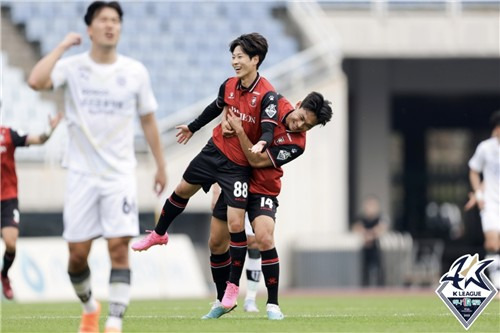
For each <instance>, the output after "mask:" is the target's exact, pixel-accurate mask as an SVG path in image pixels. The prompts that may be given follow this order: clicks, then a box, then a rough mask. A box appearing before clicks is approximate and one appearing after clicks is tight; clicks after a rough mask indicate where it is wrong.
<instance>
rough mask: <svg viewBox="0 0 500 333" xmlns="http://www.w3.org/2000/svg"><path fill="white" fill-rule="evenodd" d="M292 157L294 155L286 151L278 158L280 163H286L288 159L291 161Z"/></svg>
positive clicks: (281, 151)
mask: <svg viewBox="0 0 500 333" xmlns="http://www.w3.org/2000/svg"><path fill="white" fill-rule="evenodd" d="M291 156H292V154H290V152H289V151H286V150H280V152H279V153H278V157H277V159H278V160H280V161H286V160H287V159H289V158H290V157H291Z"/></svg>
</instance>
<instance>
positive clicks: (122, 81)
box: [116, 76, 127, 87]
mask: <svg viewBox="0 0 500 333" xmlns="http://www.w3.org/2000/svg"><path fill="white" fill-rule="evenodd" d="M116 84H117V85H118V86H120V87H124V86H125V85H126V84H127V79H126V78H125V77H124V76H118V77H117V78H116Z"/></svg>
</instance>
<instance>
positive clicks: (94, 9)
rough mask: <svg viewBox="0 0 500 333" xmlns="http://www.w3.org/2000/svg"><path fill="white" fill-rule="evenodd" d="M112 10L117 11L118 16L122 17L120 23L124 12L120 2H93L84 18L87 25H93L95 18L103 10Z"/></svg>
mask: <svg viewBox="0 0 500 333" xmlns="http://www.w3.org/2000/svg"><path fill="white" fill-rule="evenodd" d="M106 7H107V8H111V9H114V10H116V12H117V13H118V16H120V21H121V20H122V16H123V10H122V7H121V6H120V4H119V3H118V1H109V2H106V1H94V2H92V3H91V4H90V5H89V6H88V8H87V13H86V14H85V16H84V17H83V20H84V21H85V24H86V25H87V26H89V25H90V24H91V23H92V20H93V19H94V17H95V16H96V15H97V14H98V13H99V12H100V11H101V10H102V9H103V8H106Z"/></svg>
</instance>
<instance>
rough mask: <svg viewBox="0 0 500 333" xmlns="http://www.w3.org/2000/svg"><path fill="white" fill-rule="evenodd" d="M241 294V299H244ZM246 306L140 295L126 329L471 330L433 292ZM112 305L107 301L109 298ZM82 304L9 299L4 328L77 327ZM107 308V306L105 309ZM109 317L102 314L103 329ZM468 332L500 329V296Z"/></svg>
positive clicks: (302, 298)
mask: <svg viewBox="0 0 500 333" xmlns="http://www.w3.org/2000/svg"><path fill="white" fill-rule="evenodd" d="M242 301H243V300H242V299H240V300H239V303H240V304H242V303H243V302H242ZM264 302H265V300H264V297H261V300H260V301H259V302H258V303H259V306H260V309H261V312H260V313H256V314H254V313H252V314H248V313H245V312H243V310H242V307H239V308H236V310H235V311H233V312H232V313H230V314H228V315H226V316H224V317H222V318H220V319H218V320H200V317H201V316H202V315H204V314H205V313H206V312H207V311H208V310H209V307H210V305H209V300H203V299H202V300H163V301H139V300H134V301H133V302H132V304H131V306H130V307H129V309H128V311H127V315H126V319H125V321H124V327H123V328H124V332H465V329H464V328H463V327H462V326H461V324H460V323H459V322H458V321H457V320H456V319H455V317H454V316H453V315H452V314H451V312H450V311H449V310H448V309H447V308H446V307H445V305H444V304H443V303H442V301H441V300H440V299H439V298H438V297H437V296H436V295H435V294H433V293H432V292H426V293H412V292H409V293H405V292H398V293H394V292H387V293H384V292H377V293H366V294H364V293H363V292H353V293H346V292H339V293H331V292H330V293H325V294H324V295H292V294H288V295H285V296H282V297H281V300H280V305H281V308H282V310H283V312H284V313H285V316H286V318H285V320H283V321H274V322H272V321H269V320H267V317H266V314H265V311H263V310H264V309H265V307H264ZM103 305H104V306H103V309H106V308H107V307H106V304H103ZM80 311H81V308H80V305H79V304H78V303H77V302H74V303H49V304H17V303H14V302H3V303H2V313H1V318H2V319H1V323H2V332H76V331H77V327H78V324H79V319H80V316H79V314H80ZM103 312H105V311H103ZM104 321H105V315H104V313H103V314H102V315H101V330H102V329H103V325H104ZM468 332H500V302H499V301H498V300H494V301H492V303H490V304H489V306H488V307H487V308H486V309H485V310H484V311H483V313H482V314H481V316H480V317H479V318H478V319H477V320H476V321H475V323H474V324H473V325H472V327H471V328H470V329H469V330H468Z"/></svg>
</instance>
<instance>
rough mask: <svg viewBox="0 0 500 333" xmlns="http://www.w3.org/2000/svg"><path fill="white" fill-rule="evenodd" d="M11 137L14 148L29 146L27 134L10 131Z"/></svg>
mask: <svg viewBox="0 0 500 333" xmlns="http://www.w3.org/2000/svg"><path fill="white" fill-rule="evenodd" d="M10 137H11V139H12V145H13V146H14V147H25V146H27V145H28V144H27V138H28V135H27V134H24V133H21V132H17V131H15V130H13V129H10Z"/></svg>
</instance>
